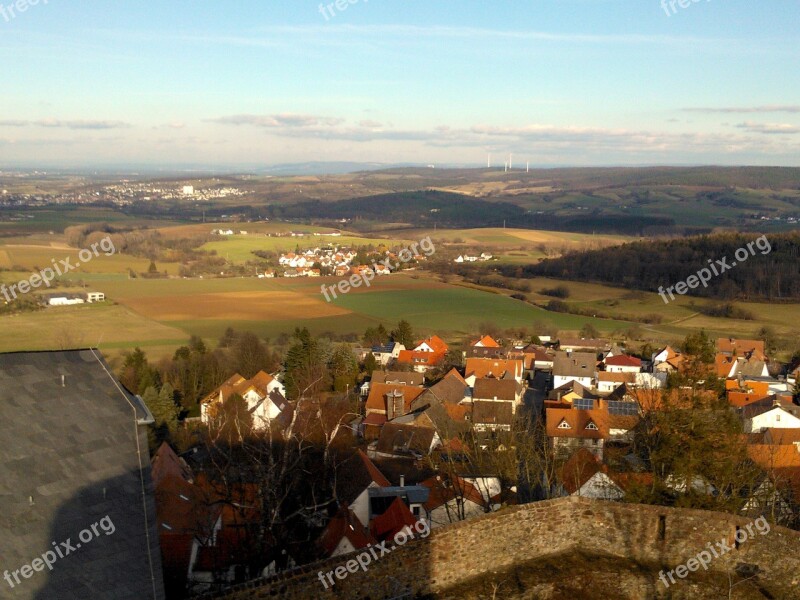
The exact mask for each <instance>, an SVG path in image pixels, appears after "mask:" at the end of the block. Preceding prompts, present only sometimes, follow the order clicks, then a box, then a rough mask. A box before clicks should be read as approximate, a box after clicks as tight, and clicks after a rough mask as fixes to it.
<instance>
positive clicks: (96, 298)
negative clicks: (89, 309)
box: [86, 292, 106, 304]
mask: <svg viewBox="0 0 800 600" xmlns="http://www.w3.org/2000/svg"><path fill="white" fill-rule="evenodd" d="M86 301H87V302H88V303H89V304H92V303H94V302H105V301H106V295H105V294H104V293H103V292H88V293H87V294H86Z"/></svg>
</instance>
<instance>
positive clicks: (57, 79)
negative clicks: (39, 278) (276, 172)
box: [0, 0, 800, 168]
mask: <svg viewBox="0 0 800 600" xmlns="http://www.w3.org/2000/svg"><path fill="white" fill-rule="evenodd" d="M23 1H27V2H30V1H32V0H23ZM681 1H684V2H688V6H687V7H686V8H682V7H681V6H680V4H679V3H678V2H675V3H674V10H673V9H671V8H670V6H669V0H667V2H666V5H665V6H662V4H661V0H525V1H514V2H502V1H501V2H489V1H487V2H478V1H469V2H466V1H461V2H447V3H445V2H436V1H435V0H425V1H423V0H357V1H355V2H353V3H346V4H345V3H344V2H340V6H342V5H343V6H346V9H345V10H339V9H337V7H336V5H335V3H334V4H333V5H332V6H331V7H330V8H326V7H325V6H323V5H321V4H320V2H319V0H316V1H311V0H308V1H307V0H291V1H276V0H261V1H253V0H240V1H237V2H235V3H233V2H231V3H230V4H232V5H234V6H229V5H228V4H229V3H225V2H222V1H216V2H211V1H205V0H200V1H183V0H171V1H169V2H141V1H139V2H132V1H129V0H116V1H114V2H108V0H104V1H102V2H101V1H100V0H80V1H78V0H49V1H48V2H47V3H46V4H45V3H44V0H40V2H39V3H38V4H36V5H33V6H29V7H28V8H27V10H26V11H25V12H22V13H19V12H14V13H13V14H11V10H10V8H9V6H10V5H11V4H12V2H11V0H0V5H1V6H2V9H0V52H1V53H2V56H3V63H4V66H3V68H2V70H0V167H3V166H18V165H26V166H40V167H51V166H93V165H125V164H153V165H164V166H170V165H179V164H207V165H215V166H225V167H231V168H235V167H236V166H238V165H248V166H251V165H269V164H276V163H287V162H301V161H339V160H350V161H373V162H386V163H393V162H418V163H424V164H428V163H434V164H437V163H438V164H444V163H453V164H456V163H458V164H475V165H479V164H485V163H486V159H487V154H488V153H489V152H491V153H492V154H493V155H494V157H495V159H494V162H495V163H500V164H502V160H503V159H502V158H501V157H504V156H507V155H508V154H509V153H513V154H514V155H515V157H516V159H515V160H517V161H520V162H524V161H527V160H529V161H531V164H534V165H579V166H580V165H639V164H757V165H765V164H766V165H794V166H797V165H800V152H798V151H799V150H800V77H799V75H800V43H798V42H800V40H799V39H798V38H800V33H798V29H797V24H798V23H800V5H798V2H797V1H796V0H769V2H768V3H764V2H761V3H756V2H754V1H753V0H699V1H698V2H692V1H691V0H681ZM328 4H329V3H328V2H325V5H328ZM323 13H324V14H323ZM668 13H669V14H668Z"/></svg>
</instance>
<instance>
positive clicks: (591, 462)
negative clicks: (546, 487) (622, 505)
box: [559, 448, 625, 501]
mask: <svg viewBox="0 0 800 600" xmlns="http://www.w3.org/2000/svg"><path fill="white" fill-rule="evenodd" d="M559 475H560V477H559V478H560V480H561V486H562V488H563V491H564V493H566V494H568V495H570V496H582V497H584V498H592V499H595V500H609V501H614V500H621V499H622V498H623V497H624V496H625V492H624V491H623V489H622V488H621V487H620V486H619V485H617V483H616V482H615V481H614V480H613V479H612V478H611V476H610V475H609V469H608V467H607V466H606V465H605V464H604V463H603V461H601V460H600V459H599V458H597V456H596V455H594V454H592V452H590V451H589V450H588V449H586V448H579V449H578V450H576V451H575V452H574V453H573V454H572V456H570V457H569V460H567V461H566V462H565V463H564V465H563V466H562V467H561V472H560V474H559Z"/></svg>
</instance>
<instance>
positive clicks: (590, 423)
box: [586, 421, 598, 431]
mask: <svg viewBox="0 0 800 600" xmlns="http://www.w3.org/2000/svg"><path fill="white" fill-rule="evenodd" d="M586 429H589V430H591V431H598V429H597V425H595V424H594V423H593V422H592V421H589V423H588V424H587V425H586Z"/></svg>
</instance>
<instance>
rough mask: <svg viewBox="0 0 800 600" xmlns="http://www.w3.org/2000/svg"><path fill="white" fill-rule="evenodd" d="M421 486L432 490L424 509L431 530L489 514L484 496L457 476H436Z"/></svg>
mask: <svg viewBox="0 0 800 600" xmlns="http://www.w3.org/2000/svg"><path fill="white" fill-rule="evenodd" d="M420 485H424V486H425V487H427V488H429V489H430V496H429V497H428V501H427V502H426V503H425V504H424V508H425V518H426V520H427V521H428V523H429V524H430V527H431V529H436V528H437V527H442V526H444V525H449V524H451V523H457V522H459V521H466V520H468V519H471V518H474V517H478V516H480V515H483V514H486V513H487V512H489V507H487V506H486V503H485V502H484V498H483V495H482V494H481V493H480V492H479V491H478V490H477V489H476V488H475V486H474V485H472V483H470V482H469V481H467V480H466V479H463V478H461V477H459V476H457V475H456V476H453V477H452V478H451V479H443V478H442V476H441V475H436V476H434V477H431V478H429V479H426V480H425V481H423V482H422V483H421V484H420Z"/></svg>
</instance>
